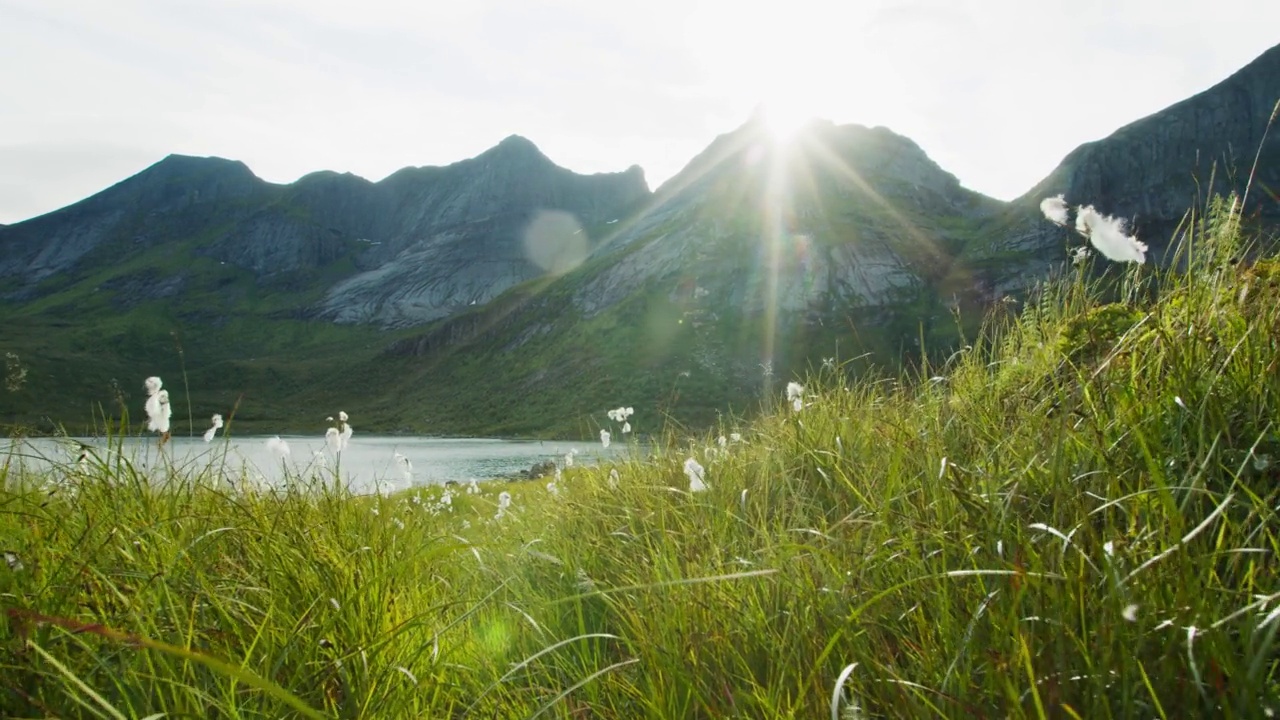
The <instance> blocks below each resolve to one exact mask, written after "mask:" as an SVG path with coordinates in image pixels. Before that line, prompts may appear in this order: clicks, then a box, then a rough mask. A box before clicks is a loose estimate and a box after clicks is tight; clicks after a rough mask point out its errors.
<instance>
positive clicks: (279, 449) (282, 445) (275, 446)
mask: <svg viewBox="0 0 1280 720" xmlns="http://www.w3.org/2000/svg"><path fill="white" fill-rule="evenodd" d="M267 450H269V451H271V452H272V453H273V454H274V455H275V456H276V457H277V458H279V459H280V460H287V459H289V443H287V442H285V441H284V440H281V439H280V436H279V435H277V436H275V437H272V438H267Z"/></svg>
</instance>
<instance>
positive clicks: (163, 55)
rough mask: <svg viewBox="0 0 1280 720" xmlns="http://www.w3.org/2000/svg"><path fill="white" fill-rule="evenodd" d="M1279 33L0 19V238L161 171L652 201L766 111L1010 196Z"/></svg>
mask: <svg viewBox="0 0 1280 720" xmlns="http://www.w3.org/2000/svg"><path fill="white" fill-rule="evenodd" d="M1278 27H1280V2H1277V1H1276V0H1214V1H1213V2H1211V3H1206V2H1205V1H1204V0H1075V1H1074V2H1066V1H1060V0H831V1H829V2H818V1H816V0H786V1H785V2H764V1H763V0H756V1H755V2H753V0H642V1H640V2H626V3H623V2H616V1H614V0H512V1H510V2H499V1H498V0H403V1H398V2H393V1H391V0H359V1H353V0H111V1H110V2H107V1H105V0H104V1H102V2H96V1H95V0H81V1H78V2H72V1H70V0H0V223H12V222H15V221H18V220H22V219H25V218H28V217H32V216H34V215H38V214H41V213H44V212H48V211H50V210H54V209H56V208H58V207H61V206H63V205H66V204H68V203H71V202H74V201H76V200H78V199H80V198H83V197H85V196H87V195H90V194H92V193H94V192H96V191H98V190H101V189H103V188H104V187H107V186H109V185H111V184H113V183H115V182H117V181H119V180H121V179H123V178H124V177H126V176H128V175H130V174H133V173H135V172H137V171H139V170H141V169H143V168H144V167H146V166H147V165H149V164H151V163H153V162H155V161H157V160H159V159H160V158H162V157H164V156H165V155H166V154H168V153H171V152H176V153H184V154H191V155H218V156H222V157H228V158H234V159H238V160H243V161H244V162H245V163H246V164H248V165H249V167H250V168H252V169H253V170H254V172H256V173H257V174H258V175H259V176H260V177H263V178H265V179H267V180H270V181H273V182H290V181H293V180H296V179H297V178H298V177H300V176H302V175H304V174H306V173H308V172H311V171H315V170H322V169H323V170H337V171H350V172H353V173H356V174H358V175H362V176H364V177H367V178H369V179H372V180H378V179H381V178H383V177H385V176H387V175H388V174H390V173H391V172H393V171H395V170H396V169H398V168H401V167H403V166H406V165H442V164H447V163H450V162H454V161H456V160H460V159H463V158H466V157H471V156H474V155H476V154H478V153H480V152H482V151H484V150H485V149H486V148H488V147H490V146H492V145H494V144H496V143H497V142H498V141H499V140H501V139H502V138H503V137H505V136H507V135H509V134H512V133H518V134H520V135H524V136H525V137H528V138H529V139H531V140H533V141H534V142H535V143H537V144H538V146H539V147H540V148H542V150H543V152H545V153H546V154H547V155H548V156H549V157H551V159H552V160H554V161H555V162H557V163H558V164H560V165H563V166H565V167H568V168H570V169H572V170H576V171H578V172H602V171H617V170H623V169H625V168H626V167H628V166H629V165H632V164H639V165H641V166H642V167H644V169H645V171H646V175H647V177H648V179H649V183H650V185H651V186H652V187H656V186H657V185H658V184H660V183H661V182H662V181H663V180H666V179H667V178H669V177H670V176H672V175H673V174H675V173H676V172H677V171H679V169H680V168H681V167H682V166H683V165H684V164H685V163H686V162H687V161H688V160H690V159H691V158H692V157H693V156H694V155H695V154H696V153H697V152H699V151H700V150H702V149H703V148H704V147H706V145H707V144H708V143H710V141H711V140H712V139H713V138H714V137H715V136H716V135H717V134H720V133H723V132H727V131H729V130H732V129H733V128H735V127H737V126H738V125H740V124H742V123H743V122H744V121H745V120H746V119H747V117H748V116H749V115H750V113H751V111H752V109H753V108H754V107H755V106H756V105H757V104H759V103H761V102H765V103H769V104H771V105H772V106H775V107H779V108H784V109H785V110H786V111H787V112H795V113H800V114H804V115H813V116H818V117H822V118H826V119H829V120H833V121H835V122H837V123H860V124H863V125H886V126H888V127H890V128H891V129H893V130H894V131H896V132H899V133H901V134H904V135H907V136H908V137H910V138H912V139H913V140H915V141H916V142H917V143H919V144H920V146H921V147H923V148H924V149H925V151H926V152H928V153H929V155H930V156H931V157H932V158H933V159H934V160H936V161H937V162H938V163H939V164H940V165H942V167H943V168H945V169H946V170H948V171H950V172H952V173H954V174H955V175H956V176H957V177H959V178H960V181H961V182H962V183H963V184H964V185H966V186H967V187H970V188H972V189H974V190H978V191H980V192H984V193H987V194H989V195H992V196H995V197H998V198H1002V199H1009V198H1012V197H1015V196H1017V195H1019V194H1021V193H1022V192H1024V191H1025V190H1027V189H1029V188H1030V187H1031V186H1032V185H1033V184H1034V183H1035V182H1036V181H1038V180H1040V179H1041V178H1042V177H1043V176H1045V175H1046V174H1048V172H1049V171H1050V170H1052V169H1053V167H1054V166H1055V165H1057V163H1058V161H1059V160H1061V159H1062V157H1063V156H1064V155H1065V154H1066V153H1067V152H1068V151H1070V150H1071V149H1072V148H1073V147H1075V146H1077V145H1079V144H1080V143H1082V142H1086V141H1089V140H1094V139H1097V138H1100V137H1103V136H1105V135H1107V134H1109V133H1110V132H1111V131H1113V130H1115V129H1116V128H1118V127H1120V126H1121V125H1124V124H1125V123H1128V122H1130V121H1133V120H1136V119H1138V118H1140V117H1142V116H1144V115H1147V114H1149V113H1152V112H1155V111H1157V110H1160V109H1161V108H1163V107H1165V106H1167V105H1169V104H1172V103H1174V102H1176V101H1178V100H1180V99H1182V98H1184V97H1187V96H1189V95H1191V94H1193V93H1195V92H1198V91H1200V90H1204V89H1206V88H1208V87H1209V86H1211V85H1213V84H1214V83H1216V82H1218V81H1219V80H1221V79H1223V78H1225V77H1226V76H1228V75H1229V74H1231V73H1232V72H1234V71H1235V70H1237V69H1239V68H1240V67H1242V66H1243V65H1245V64H1246V63H1248V62H1249V61H1250V60H1252V59H1253V58H1255V57H1256V56H1258V55H1259V54H1261V53H1262V52H1263V51H1264V50H1266V49H1267V48H1268V47H1270V46H1271V45H1272V44H1274V43H1276V42H1277V41H1280V35H1277V32H1276V28H1278Z"/></svg>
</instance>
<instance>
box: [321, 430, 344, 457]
mask: <svg viewBox="0 0 1280 720" xmlns="http://www.w3.org/2000/svg"><path fill="white" fill-rule="evenodd" d="M324 442H325V445H326V446H328V448H329V451H330V452H333V453H335V454H336V453H339V452H342V433H340V432H338V428H336V427H331V428H329V429H328V430H325V431H324Z"/></svg>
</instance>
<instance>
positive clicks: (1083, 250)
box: [1071, 245, 1090, 265]
mask: <svg viewBox="0 0 1280 720" xmlns="http://www.w3.org/2000/svg"><path fill="white" fill-rule="evenodd" d="M1089 255H1090V252H1089V248H1087V247H1085V246H1083V245H1081V246H1080V247H1078V248H1076V249H1075V250H1073V251H1071V263H1072V264H1073V265H1080V264H1082V263H1083V262H1084V261H1085V260H1088V259H1089Z"/></svg>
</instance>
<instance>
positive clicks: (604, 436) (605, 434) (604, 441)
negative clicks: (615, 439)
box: [600, 430, 609, 450]
mask: <svg viewBox="0 0 1280 720" xmlns="http://www.w3.org/2000/svg"><path fill="white" fill-rule="evenodd" d="M600 444H601V445H603V446H604V448H605V449H606V450H608V449H609V431H608V430H601V431H600Z"/></svg>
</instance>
